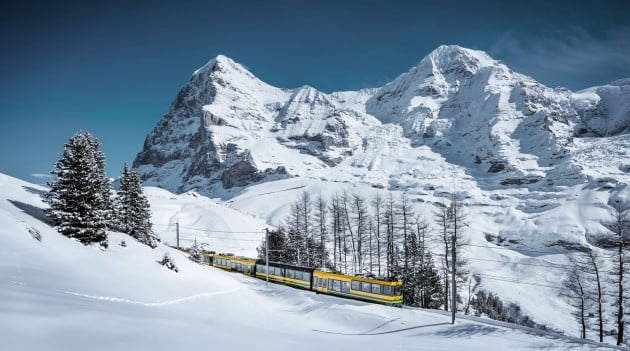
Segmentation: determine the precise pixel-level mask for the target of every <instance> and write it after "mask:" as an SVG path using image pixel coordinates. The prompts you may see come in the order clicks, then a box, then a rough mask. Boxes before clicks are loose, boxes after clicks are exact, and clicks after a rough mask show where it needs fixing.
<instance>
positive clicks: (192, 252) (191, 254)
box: [188, 239, 203, 263]
mask: <svg viewBox="0 0 630 351" xmlns="http://www.w3.org/2000/svg"><path fill="white" fill-rule="evenodd" d="M188 258H189V259H190V260H191V261H193V262H197V263H199V262H201V261H202V260H203V256H202V255H201V247H200V246H199V245H198V244H197V239H195V242H194V243H193V245H192V246H191V247H190V249H188Z"/></svg>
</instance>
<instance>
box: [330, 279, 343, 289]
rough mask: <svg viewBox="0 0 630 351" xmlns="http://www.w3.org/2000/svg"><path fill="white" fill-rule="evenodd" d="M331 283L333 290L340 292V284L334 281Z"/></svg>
mask: <svg viewBox="0 0 630 351" xmlns="http://www.w3.org/2000/svg"><path fill="white" fill-rule="evenodd" d="M332 282H333V290H334V291H341V282H340V281H339V280H334V279H333V281H332Z"/></svg>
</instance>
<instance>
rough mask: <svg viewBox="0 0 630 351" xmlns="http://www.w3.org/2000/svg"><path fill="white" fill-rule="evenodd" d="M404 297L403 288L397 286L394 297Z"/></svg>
mask: <svg viewBox="0 0 630 351" xmlns="http://www.w3.org/2000/svg"><path fill="white" fill-rule="evenodd" d="M400 295H402V286H400V285H397V286H395V287H394V296H400Z"/></svg>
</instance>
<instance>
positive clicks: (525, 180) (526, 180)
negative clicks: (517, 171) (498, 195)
mask: <svg viewBox="0 0 630 351" xmlns="http://www.w3.org/2000/svg"><path fill="white" fill-rule="evenodd" d="M540 179H542V178H541V177H539V176H528V177H520V178H506V179H503V180H502V181H501V185H523V184H534V183H537V182H539V181H540Z"/></svg>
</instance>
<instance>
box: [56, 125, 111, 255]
mask: <svg viewBox="0 0 630 351" xmlns="http://www.w3.org/2000/svg"><path fill="white" fill-rule="evenodd" d="M99 147H100V143H99V142H98V140H97V139H96V138H95V137H93V136H92V135H90V133H87V132H85V133H83V132H79V133H77V134H76V135H75V136H73V137H72V138H70V140H68V142H67V143H66V144H65V146H64V150H63V153H62V155H61V157H60V158H59V160H57V162H56V163H55V165H54V167H53V170H52V171H51V172H50V173H51V174H52V175H53V180H52V181H51V182H50V183H48V185H49V186H50V191H49V192H47V193H45V194H44V201H46V202H47V203H48V204H49V205H50V208H49V209H47V210H46V215H47V216H48V217H50V218H51V219H52V221H53V223H54V225H55V226H56V227H57V231H59V232H60V233H61V234H63V235H65V236H67V237H70V238H75V239H77V240H79V241H80V242H81V243H83V244H85V245H89V244H92V243H98V244H99V245H101V246H102V247H107V232H106V231H105V229H106V227H107V224H108V221H109V219H110V218H111V200H110V189H111V184H110V182H109V179H108V178H107V177H106V176H105V157H104V156H103V153H102V152H101V151H99Z"/></svg>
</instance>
